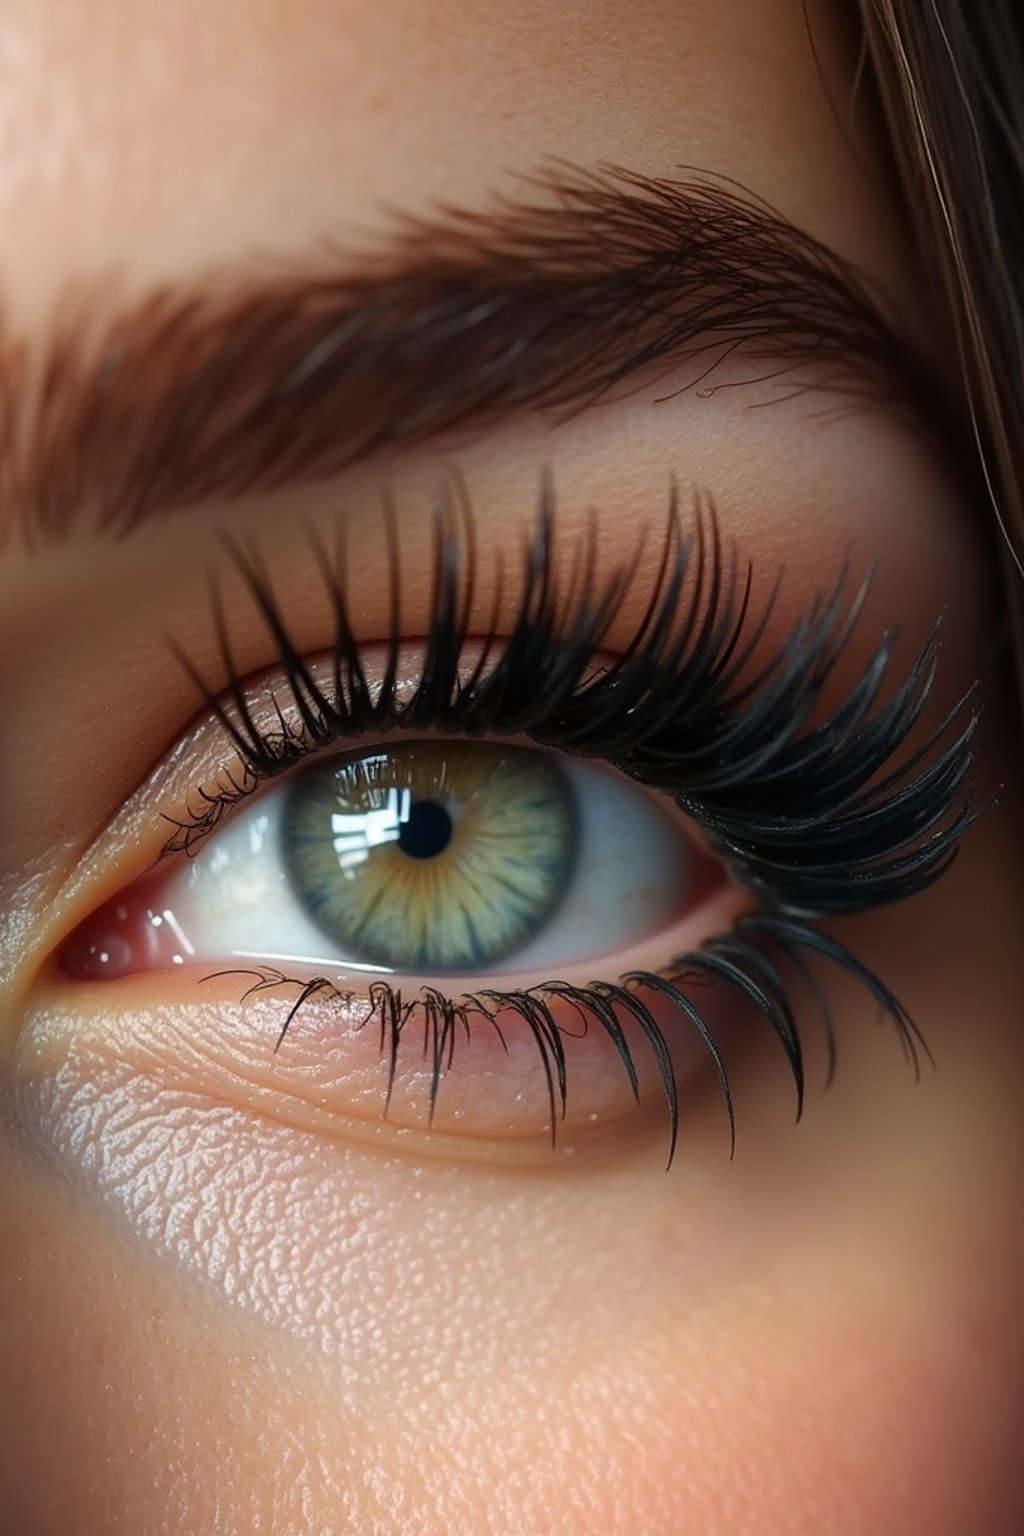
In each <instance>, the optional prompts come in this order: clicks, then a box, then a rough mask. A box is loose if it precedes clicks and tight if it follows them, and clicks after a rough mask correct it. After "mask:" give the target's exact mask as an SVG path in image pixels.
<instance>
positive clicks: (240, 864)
mask: <svg viewBox="0 0 1024 1536" xmlns="http://www.w3.org/2000/svg"><path fill="white" fill-rule="evenodd" d="M724 883H725V874H724V871H723V869H722V867H721V865H720V864H719V863H718V861H716V860H715V859H714V858H713V857H712V856H711V855H710V854H709V853H707V852H706V851H705V850H704V848H703V847H702V845H701V844H700V843H699V841H698V839H697V838H696V836H694V835H693V830H692V827H688V826H687V824H686V821H685V819H684V818H683V817H682V816H681V814H680V813H679V812H677V811H676V809H675V807H674V806H672V805H671V804H670V802H669V801H668V800H667V799H666V798H665V797H664V796H659V795H656V794H655V793H653V792H651V791H648V790H644V789H641V788H640V787H638V786H637V785H636V784H635V783H633V782H632V781H631V780H630V779H627V778H626V777H625V776H623V775H621V774H619V773H617V772H615V771H614V770H612V769H609V768H608V767H606V766H605V765H603V764H598V763H594V762H591V761H589V760H585V759H582V758H576V757H571V756H568V755H566V754H563V753H558V752H554V751H551V750H548V749H546V748H541V747H537V746H533V745H527V744H523V743H521V742H518V741H493V740H491V741H468V740H462V739H451V738H440V737H436V736H435V737H429V738H424V739H421V740H413V739H399V740H395V739H392V740H389V741H386V742H380V743H378V744H376V745H373V746H370V747H366V746H360V747H357V748H354V749H349V750H345V751H343V752H334V753H331V754H329V755H321V756H318V757H317V759H316V760H315V761H312V762H310V763H307V764H306V765H305V766H304V767H302V768H300V769H299V770H298V771H296V772H294V773H292V774H291V775H290V776H289V777H288V778H287V779H286V780H285V781H283V782H280V783H278V784H275V785H273V786H271V787H270V788H268V789H267V790H265V791H264V792H262V793H260V794H259V795H257V796H254V797H253V798H252V799H251V800H249V801H245V802H242V803H241V804H240V805H239V806H237V807H236V808H235V809H234V810H233V811H231V812H230V813H229V814H228V815H227V816H226V817H225V819H224V821H223V824H222V825H220V826H219V827H218V828H217V829H216V830H215V831H213V832H211V833H210V834H208V835H207V836H206V837H205V838H204V839H203V840H202V842H201V843H200V844H199V846H198V847H197V848H196V849H194V850H192V852H191V855H190V857H189V858H188V859H187V860H185V859H174V858H172V859H169V860H167V861H165V862H164V863H162V864H161V865H159V866H158V867H157V868H156V869H155V870H153V871H150V872H149V873H148V874H147V875H145V876H143V877H142V878H140V879H138V880H136V881H134V882H133V883H131V884H130V885H128V886H126V887H125V888H124V889H123V890H121V891H120V892H119V893H118V894H117V895H116V896H114V897H113V898H112V899H110V900H108V901H106V902H105V903H104V904H103V905H102V906H100V907H98V908H97V909H96V910H94V911H93V912H92V913H91V914H90V915H89V916H88V917H87V918H86V919H85V920H84V921H83V922H82V923H80V924H79V926H78V927H77V928H76V929H75V931H74V932H73V933H72V934H71V935H70V936H69V937H68V939H66V940H65V942H64V944H63V945H62V947H61V949H60V952H59V957H58V958H59V964H60V968H61V970H62V971H63V973H64V974H65V975H67V976H69V977H72V978H76V979H78V980H81V981H115V980H118V979H120V978H123V977H127V976H131V975H138V974H142V973H167V972H184V971H186V970H187V969H189V968H191V967H193V966H202V967H207V968H217V967H223V968H225V969H227V968H231V967H236V968H239V969H242V968H244V967H245V966H251V967H267V968H270V969H271V970H273V971H276V972H278V973H281V974H285V973H287V974H294V973H295V972H297V971H302V972H305V973H306V974H308V975H310V976H315V975H322V974H328V975H331V976H348V977H349V978H350V979H351V981H352V985H353V987H354V988H355V989H358V988H359V987H360V986H363V987H364V988H365V986H366V984H367V983H368V982H370V981H372V980H373V979H375V978H376V979H383V978H386V979H387V980H388V981H389V983H390V984H392V985H394V986H401V987H402V988H403V989H405V990H406V991H407V992H408V990H409V988H410V986H412V987H413V989H414V990H415V986H416V985H417V984H420V983H424V982H425V983H427V984H428V985H431V986H436V987H437V988H438V989H439V990H443V989H444V987H445V986H446V985H447V984H448V982H449V981H450V979H451V978H455V977H457V978H459V979H460V981H461V982H462V983H463V984H465V985H468V986H470V987H481V986H488V985H493V983H494V981H495V979H496V978H501V977H509V976H515V977H517V978H519V979H520V984H522V978H523V977H529V976H531V975H532V976H540V975H544V976H551V975H557V974H561V973H562V972H563V970H565V969H566V968H571V967H573V966H576V965H581V964H584V963H586V964H588V965H590V966H592V967H597V966H600V967H602V968H603V970H604V971H605V972H606V973H613V972H614V973H616V974H617V973H618V971H620V970H621V969H623V968H625V967H624V966H623V965H621V964H620V959H621V957H623V956H627V955H628V956H629V957H630V958H631V960H632V959H634V957H635V956H636V954H637V952H638V950H639V951H642V952H645V951H646V950H648V949H649V948H650V946H654V947H655V948H657V947H658V946H660V948H661V954H660V959H657V957H655V956H654V955H653V954H652V955H650V956H646V955H645V958H647V959H650V960H651V961H652V962H654V961H655V960H656V959H657V964H664V963H665V962H666V961H667V960H668V959H669V958H670V956H671V954H672V953H673V952H674V951H675V950H676V949H678V948H679V947H680V946H679V945H678V944H676V943H673V941H672V935H673V934H674V933H675V932H676V931H677V930H678V929H679V928H680V926H681V925H682V926H685V927H692V925H693V923H694V922H696V921H698V920H699V914H700V913H701V911H702V910H703V909H704V908H705V907H707V905H708V903H709V901H712V900H713V897H714V896H715V894H716V892H717V891H719V890H720V889H721V887H722V886H723V884H724ZM698 937H699V936H698ZM686 947H692V946H686ZM655 968H656V967H655ZM608 979H612V977H611V974H608Z"/></svg>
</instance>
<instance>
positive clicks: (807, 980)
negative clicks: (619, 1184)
mask: <svg viewBox="0 0 1024 1536" xmlns="http://www.w3.org/2000/svg"><path fill="white" fill-rule="evenodd" d="M812 960H818V961H824V962H826V963H828V964H831V965H833V966H835V967H837V968H838V969H839V970H841V971H844V972H846V974H847V975H849V976H852V977H853V978H854V980H855V981H857V982H859V983H860V985H861V987H862V988H863V989H864V990H865V991H866V992H867V993H868V995H869V996H870V998H871V999H872V1001H873V1002H874V1003H875V1005H876V1007H877V1009H878V1012H879V1015H880V1016H881V1017H882V1018H886V1019H888V1020H889V1021H890V1023H891V1024H892V1025H893V1027H894V1028H895V1031H896V1035H897V1038H898V1040H899V1042H900V1045H901V1047H902V1049H903V1054H904V1057H905V1058H906V1060H907V1061H908V1062H909V1063H910V1065H911V1067H912V1069H913V1072H914V1076H915V1078H917V1077H919V1076H920V1068H921V1057H922V1056H924V1058H925V1059H926V1060H927V1061H928V1062H929V1063H931V1062H932V1056H931V1052H930V1051H929V1049H928V1046H927V1044H926V1042H925V1040H924V1037H923V1036H922V1035H921V1033H920V1031H919V1030H918V1029H917V1026H916V1025H915V1024H914V1022H913V1020H912V1019H911V1018H910V1016H909V1014H908V1013H907V1011H906V1009H905V1008H904V1007H903V1005H902V1004H901V1003H900V1001H899V999H898V998H897V997H896V996H895V995H894V994H893V992H892V991H890V989H889V988H888V987H887V986H886V985H885V983H884V982H883V981H881V979H880V978H879V977H878V976H876V975H875V973H874V972H873V971H871V970H869V969H868V967H867V966H865V965H864V964H863V963H862V962H861V961H860V960H858V959H857V958H856V956H855V955H854V954H852V953H851V951H850V950H849V949H847V948H846V946H845V945H843V944H841V943H839V942H838V941H837V940H836V939H833V938H831V937H829V936H827V935H825V934H823V933H820V932H819V931H818V930H817V929H816V928H812V927H811V926H810V925H809V924H807V923H805V922H802V921H800V920H799V919H797V918H791V917H782V916H775V915H772V914H770V913H761V912H753V913H747V914H745V915H743V916H742V917H740V918H739V919H738V920H737V921H736V923H735V924H734V926H733V929H732V932H731V933H728V934H716V935H713V936H711V937H709V938H708V939H706V940H705V941H704V943H703V944H702V945H701V946H700V948H699V949H697V950H693V951H688V952H687V953H685V954H682V955H678V956H676V957H675V959H673V960H671V961H670V962H669V964H668V965H667V966H665V967H664V969H663V970H661V971H658V972H653V971H629V972H626V973H625V974H624V975H622V976H620V977H619V979H618V981H617V982H600V981H597V982H588V983H587V984H586V985H585V986H579V985H575V984H572V983H569V982H559V981H546V982H542V983H540V984H538V985H536V986H532V987H525V988H519V989H512V990H508V991H505V990H495V989H491V988H481V989H480V990H479V991H476V992H471V993H463V994H462V995H461V996H459V997H457V998H452V997H448V996H446V995H445V994H444V993H443V992H440V991H438V990H437V988H435V987H422V988H420V989H419V990H418V992H417V994H416V995H415V996H414V997H411V998H410V997H407V996H405V995H404V994H403V992H402V990H401V988H398V987H395V986H393V985H392V984H391V983H390V982H385V981H377V982H374V983H373V984H372V985H371V986H370V988H369V994H368V999H367V1011H366V1016H365V1018H364V1019H363V1021H362V1025H363V1027H368V1026H371V1025H376V1027H377V1028H378V1029H379V1031H380V1042H381V1055H382V1057H383V1058H384V1059H385V1061H386V1064H387V1087H386V1092H385V1102H384V1114H385V1117H386V1115H387V1110H388V1106H389V1104H390V1100H391V1095H392V1090H393V1087H394V1082H395V1075H396V1072H397V1066H398V1054H399V1050H400V1049H401V1048H402V1046H403V1044H404V1042H405V1040H406V1038H407V1036H408V1035H409V1033H410V1031H412V1030H413V1029H414V1028H415V1027H417V1026H418V1027H419V1028H420V1029H421V1031H422V1044H421V1047H420V1048H421V1050H422V1052H423V1055H424V1056H425V1058H426V1059H427V1060H428V1061H429V1063H430V1083H429V1089H428V1095H429V1122H431V1123H432V1122H433V1118H434V1112H435V1108H436V1105H437V1098H438V1094H439V1092H440V1088H441V1083H442V1081H443V1079H444V1077H445V1075H446V1073H448V1072H449V1071H451V1069H452V1066H453V1063H454V1060H455V1053H456V1050H457V1048H458V1045H457V1042H458V1040H459V1038H460V1037H463V1038H468V1036H469V1034H470V1031H471V1029H472V1028H473V1027H474V1024H475V1023H479V1024H481V1025H483V1026H485V1027H491V1028H493V1029H495V1030H497V1031H498V1034H499V1038H501V1031H500V1029H499V1026H498V1024H497V1018H498V1015H499V1014H502V1013H507V1012H512V1013H516V1014H518V1015H519V1017H520V1018H521V1019H522V1020H523V1022H524V1023H525V1024H526V1026H527V1028H528V1029H529V1031H530V1034H531V1036H532V1039H533V1042H534V1044H535V1046H536V1048H537V1052H538V1055H539V1058H540V1061H541V1065H542V1068H543V1071H544V1078H545V1082H546V1085H547V1094H548V1109H549V1114H550V1121H551V1143H552V1146H555V1145H556V1143H557V1136H558V1125H559V1123H560V1121H562V1120H564V1118H565V1115H566V1107H567V1102H568V1083H567V1074H566V1060H565V1050H564V1047H563V1045H562V1027H561V1026H560V1025H559V1024H558V1023H557V1022H556V1020H555V1015H554V1013H553V1011H552V1009H551V1007H550V1003H551V1002H552V1001H554V1000H557V1001H559V1002H563V1003H568V1004H569V1005H570V1006H571V1007H572V1008H573V1010H574V1011H575V1013H576V1015H577V1017H578V1018H579V1020H580V1023H581V1026H582V1029H583V1032H584V1033H585V1032H586V1031H587V1030H588V1029H589V1028H591V1027H592V1026H596V1027H598V1028H600V1029H602V1030H603V1031H604V1032H605V1034H606V1035H607V1036H608V1038H609V1040H610V1041H611V1042H612V1045H613V1046H614V1048H615V1050H616V1052H617V1053H618V1056H619V1059H620V1061H621V1063H622V1067H623V1070H624V1072H625V1073H626V1076H627V1078H628V1080H629V1084H630V1087H631V1089H632V1092H633V1096H634V1098H635V1099H636V1100H637V1102H638V1103H639V1080H638V1075H637V1070H636V1063H635V1061H634V1058H633V1053H632V1051H631V1049H630V1046H629V1043H628V1041H627V1038H626V1035H625V1033H624V1031H623V1029H622V1026H621V1024H620V1022H619V1019H618V1017H617V1014H616V1010H617V1009H620V1010H622V1011H623V1012H625V1013H626V1014H628V1015H629V1016H630V1017H631V1018H632V1019H633V1020H635V1022H636V1023H637V1024H638V1026H639V1028H640V1031H641V1034H642V1036H643V1039H644V1042H645V1044H646V1046H647V1047H648V1049H649V1050H650V1052H651V1055H652V1056H653V1058H654V1061H655V1065H656V1067H657V1069H658V1075H659V1079H660V1082H661V1088H662V1092H663V1094H664V1098H665V1105H666V1109H667V1112H668V1122H669V1126H668V1158H667V1162H666V1168H670V1167H671V1166H672V1162H673V1159H674V1157H675V1152H676V1146H677V1143H678V1138H679V1088H678V1084H677V1081H676V1075H675V1069H674V1066H673V1061H672V1053H671V1048H670V1043H669V1040H668V1039H667V1037H666V1034H665V1031H664V1028H663V1027H662V1026H661V1025H660V1024H659V1023H658V1022H657V1021H656V1019H655V1017H654V1014H653V1013H652V1011H651V1009H650V1008H649V1007H648V1005H647V1004H646V1003H645V1001H644V997H643V994H644V993H645V992H647V993H656V994H658V995H659V996H660V997H661V998H662V999H666V1000H667V1001H668V1002H669V1003H670V1004H672V1006H673V1007H674V1008H675V1009H676V1010H677V1014H678V1017H679V1021H680V1024H685V1025H689V1027H690V1028H691V1029H693V1030H694V1031H695V1032H696V1033H697V1035H698V1036H699V1037H700V1039H701V1042H702V1043H703V1045H704V1047H705V1049H706V1050H707V1053H708V1057H709V1060H710V1062H711V1065H712V1066H713V1068H714V1072H715V1076H716V1078H717V1081H718V1086H719V1088H720V1090H721V1093H722V1099H723V1103H724V1106H725V1111H726V1117H727V1121H728V1127H729V1156H730V1158H732V1157H733V1156H734V1155H735V1151H736V1118H735V1112H734V1109H733V1099H732V1091H731V1088H730V1083H729V1074H728V1071H727V1069H726V1066H725V1062H724V1060H723V1058H722V1055H721V1052H720V1051H719V1049H718V1046H717V1045H716V1043H715V1039H714V1035H713V1033H712V1030H711V1026H710V1024H709V1022H708V1020H707V1018H706V1016H705V1014H704V1013H703V1012H702V1011H701V1009H700V1008H699V1007H698V1006H697V1005H696V1003H695V1002H694V1001H693V999H692V998H691V997H690V996H689V995H688V994H687V991H686V990H685V988H686V986H687V984H688V983H690V984H692V983H693V982H708V981H711V982H716V983H718V984H719V985H720V986H723V987H725V988H727V989H730V990H732V991H733V992H734V993H735V994H736V995H737V997H738V998H739V999H741V1000H742V1001H743V1002H745V1003H747V1004H749V1005H751V1006H752V1007H754V1008H755V1009H756V1010H757V1011H758V1012H760V1013H761V1015H762V1016H763V1017H764V1019H765V1020H766V1021H767V1024H768V1026H769V1028H770V1029H771V1031H772V1033H773V1034H774V1036H775V1038H776V1039H777V1040H778V1042H779V1045H780V1047H781V1049H782V1052H783V1055H784V1057H785V1060H786V1064H787V1066H788V1068H789V1071H790V1073H791V1075H792V1078H793V1085H794V1088H795V1090H796V1119H797V1120H799V1119H800V1117H801V1114H802V1111H803V1102H804V1064H803V1046H802V1042H801V1036H800V1031H799V1028H798V1026H797V1023H796V1017H795V1012H794V1010H793V1007H792V1005H791V1003H790V994H789V987H788V983H787V981H786V979H785V977H784V975H783V968H784V967H786V966H788V967H789V968H790V969H792V970H793V971H795V972H796V974H797V977H798V978H799V980H800V981H802V983H803V984H804V986H805V988H806V990H807V991H808V993H809V994H810V996H811V998H812V1000H813V1002H814V1003H815V1006H816V1010H817V1015H818V1019H819V1023H820V1025H821V1029H822V1032H823V1035H824V1039H825V1044H826V1052H827V1069H826V1076H825V1083H826V1086H827V1085H828V1084H829V1083H830V1082H831V1081H832V1078H833V1076H834V1073H835V1067H836V1038H835V1029H834V1026H833V1019H832V1013H831V1010H830V1008H829V1005H828V1002H827V999H826V997H825V993H824V991H823V989H822V987H821V984H820V983H819V981H818V979H817V977H816V975H815V973H814V971H813V969H812V965H811V963H810V962H811V961H812ZM224 976H250V977H253V978H255V979H254V980H253V982H252V984H251V985H250V986H249V987H248V988H247V989H246V991H245V992H244V993H243V995H242V1001H243V1002H245V1001H246V1000H247V999H249V998H250V997H253V996H256V995H258V994H260V993H264V992H271V991H276V990H279V989H282V988H293V989H295V991H296V993H297V996H296V999H295V1002H294V1003H293V1004H292V1006H291V1008H290V1009H289V1011H288V1013H287V1015H286V1017H285V1020H284V1023H283V1025H282V1027H281V1031H280V1034H279V1036H278V1040H277V1044H276V1046H275V1051H277V1050H280V1048H281V1046H282V1045H283V1044H284V1042H285V1039H286V1036H287V1034H288V1031H289V1030H290V1029H291V1027H292V1025H293V1024H294V1022H295V1020H296V1019H297V1018H299V1016H300V1015H301V1013H302V1010H303V1008H304V1007H305V1006H306V1004H308V1003H309V1002H311V1001H312V1000H313V999H317V1000H319V1001H324V1000H327V1001H330V1000H332V999H333V1000H336V1001H337V1002H338V1003H339V1004H349V1003H351V1002H352V1001H353V999H354V997H355V994H354V993H352V992H345V991H342V990H341V989H340V988H339V987H338V986H337V985H336V984H335V983H334V982H332V981H330V980H329V979H328V978H327V977H325V976H314V977H310V978H307V979H306V980H301V979H299V978H295V977H289V976H286V975H285V974H284V973H283V972H281V971H278V970H275V969H274V968H273V967H269V966H253V967H245V968H235V967H232V968H230V969H228V970H221V971H216V972H213V973H212V974H211V975H210V976H207V977H205V978H204V980H207V981H211V980H214V979H215V978H219V977H224ZM502 1043H504V1041H502Z"/></svg>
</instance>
